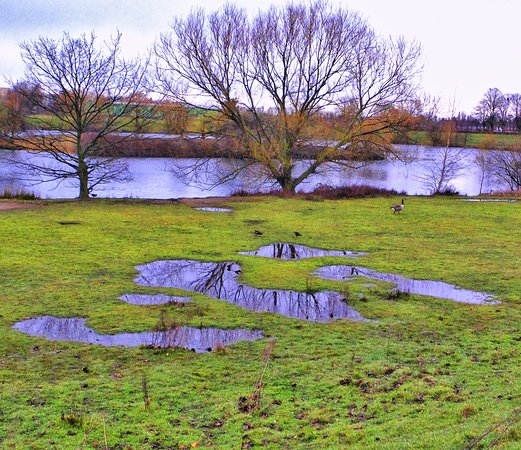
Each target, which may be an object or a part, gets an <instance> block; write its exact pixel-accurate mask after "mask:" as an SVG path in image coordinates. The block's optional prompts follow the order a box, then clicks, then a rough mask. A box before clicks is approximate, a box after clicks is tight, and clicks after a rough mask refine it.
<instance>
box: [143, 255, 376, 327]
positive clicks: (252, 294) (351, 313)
mask: <svg viewBox="0 0 521 450" xmlns="http://www.w3.org/2000/svg"><path fill="white" fill-rule="evenodd" d="M136 268H137V269H138V270H139V271H140V275H139V276H138V277H137V278H136V279H135V280H134V281H135V282H136V283H137V284H139V285H142V286H151V287H162V288H177V289H184V290H187V291H192V292H197V293H200V294H204V295H208V296H209V297H212V298H216V299H219V300H224V301H227V302H229V303H232V304H234V305H237V306H239V307H241V308H245V309H248V310H251V311H259V312H269V313H274V314H281V315H284V316H287V317H293V318H297V319H303V320H310V321H314V322H329V321H331V320H334V319H349V320H354V321H364V320H366V319H364V318H363V317H362V316H361V315H360V313H358V312H357V311H356V310H354V309H353V308H351V307H349V306H348V305H347V303H345V302H344V301H343V299H344V296H343V295H342V294H340V293H339V292H333V291H322V292H316V293H307V292H297V291H287V290H281V289H260V288H254V287H251V286H247V285H244V284H240V283H239V281H238V276H239V275H238V274H239V273H240V272H241V268H240V266H239V265H238V264H237V263H234V262H220V263H214V262H200V261H191V260H171V261H155V262H152V263H149V264H144V265H141V266H137V267H136Z"/></svg>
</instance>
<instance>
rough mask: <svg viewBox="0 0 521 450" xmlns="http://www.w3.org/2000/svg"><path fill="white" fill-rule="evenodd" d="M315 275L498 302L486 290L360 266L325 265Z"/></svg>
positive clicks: (461, 299) (477, 301)
mask: <svg viewBox="0 0 521 450" xmlns="http://www.w3.org/2000/svg"><path fill="white" fill-rule="evenodd" d="M314 275H316V276H318V277H319V278H323V279H326V280H337V281H351V280H353V279H354V278H355V277H364V278H370V279H373V280H379V281H386V282H388V283H392V284H394V285H395V288H396V289H397V290H398V291H400V292H405V293H409V294H418V295H428V296H430V297H436V298H443V299H447V300H452V301H455V302H461V303H471V304H476V305H487V304H488V305H491V304H498V303H499V302H497V301H496V300H494V297H493V296H492V295H490V294H487V293H484V292H477V291H471V290H468V289H462V288H459V287H457V286H454V285H452V284H447V283H443V282H441V281H430V280H415V279H412V278H406V277H403V276H401V275H396V274H391V273H383V272H377V271H375V270H371V269H367V268H366V267H358V266H344V265H338V266H325V267H321V268H319V269H317V270H316V271H315V272H314Z"/></svg>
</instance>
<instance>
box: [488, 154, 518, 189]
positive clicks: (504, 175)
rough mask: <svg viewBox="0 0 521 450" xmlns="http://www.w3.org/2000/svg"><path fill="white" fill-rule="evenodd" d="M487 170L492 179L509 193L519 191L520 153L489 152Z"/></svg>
mask: <svg viewBox="0 0 521 450" xmlns="http://www.w3.org/2000/svg"><path fill="white" fill-rule="evenodd" d="M489 170H490V173H491V175H492V177H493V178H494V179H495V180H496V181H497V182H498V183H499V184H502V185H506V186H508V188H509V189H510V190H511V191H517V190H519V189H521V152H516V151H507V150H491V151H490V152H489Z"/></svg>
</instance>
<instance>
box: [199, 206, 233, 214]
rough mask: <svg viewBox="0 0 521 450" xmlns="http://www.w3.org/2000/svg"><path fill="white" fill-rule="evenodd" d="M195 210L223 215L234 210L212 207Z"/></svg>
mask: <svg viewBox="0 0 521 450" xmlns="http://www.w3.org/2000/svg"><path fill="white" fill-rule="evenodd" d="M195 209H197V210H198V211H209V212H221V213H228V212H232V211H233V209H231V208H215V207H212V206H201V207H199V208H195Z"/></svg>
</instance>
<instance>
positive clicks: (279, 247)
mask: <svg viewBox="0 0 521 450" xmlns="http://www.w3.org/2000/svg"><path fill="white" fill-rule="evenodd" d="M238 253H239V254H240V255H251V256H263V257H265V258H275V259H284V260H293V259H303V258H318V257H321V256H343V257H346V258H356V257H358V256H364V255H367V253H364V252H351V251H345V250H323V249H320V248H313V247H307V246H305V245H300V244H291V243H287V242H279V243H275V244H269V245H265V246H263V247H260V248H259V249H258V250H254V251H251V252H238Z"/></svg>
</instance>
